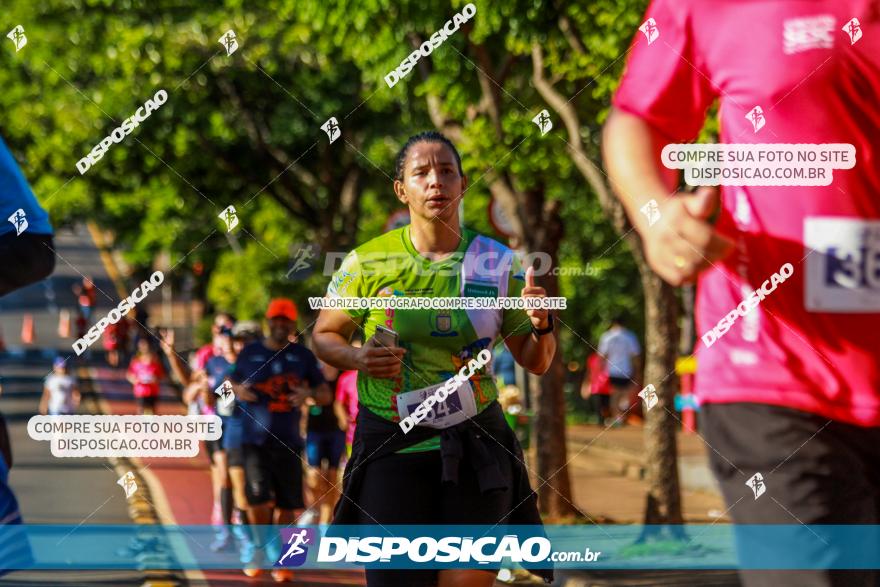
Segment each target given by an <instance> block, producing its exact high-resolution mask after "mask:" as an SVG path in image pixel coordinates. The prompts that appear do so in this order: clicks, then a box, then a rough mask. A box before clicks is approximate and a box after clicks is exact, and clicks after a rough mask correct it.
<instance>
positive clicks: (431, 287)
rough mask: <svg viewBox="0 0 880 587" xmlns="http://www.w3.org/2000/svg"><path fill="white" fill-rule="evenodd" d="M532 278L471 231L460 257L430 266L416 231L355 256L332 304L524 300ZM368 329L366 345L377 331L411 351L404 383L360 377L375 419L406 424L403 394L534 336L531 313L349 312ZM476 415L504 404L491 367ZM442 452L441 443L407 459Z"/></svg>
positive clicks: (331, 290) (401, 232)
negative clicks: (346, 300)
mask: <svg viewBox="0 0 880 587" xmlns="http://www.w3.org/2000/svg"><path fill="white" fill-rule="evenodd" d="M524 285H525V277H524V273H523V270H522V267H521V265H520V262H519V259H518V258H517V256H516V254H515V253H514V252H513V251H512V250H511V249H510V248H508V247H505V246H504V245H502V244H501V243H499V242H498V241H495V240H492V239H490V238H487V237H485V236H482V235H480V234H477V233H476V232H474V231H472V230H468V229H464V230H463V233H462V239H461V243H460V244H459V246H458V249H456V251H455V253H453V254H451V255H450V256H448V257H447V258H445V259H443V260H440V261H433V262H432V261H430V260H429V259H426V258H425V257H423V256H422V255H420V254H419V252H418V251H416V249H415V248H414V247H413V245H412V241H411V240H410V226H409V225H407V226H404V227H403V228H399V229H397V230H392V231H390V232H387V233H385V234H383V235H382V236H379V237H377V238H374V239H373V240H371V241H369V242H367V243H365V244H363V245H361V246H359V247H357V248H356V249H354V250H353V251H352V252H351V253H349V254H348V255H347V256H346V257H345V259H344V260H343V262H342V265H341V267H340V268H339V270H337V271H336V273H335V274H334V275H333V279H332V280H331V282H330V285H329V286H328V288H327V296H328V297H334V298H335V297H380V296H386V295H388V296H390V295H396V296H415V297H459V296H472V297H519V296H520V294H521V292H522V289H523V286H524ZM342 311H343V312H345V313H346V314H348V315H349V316H350V317H351V318H352V319H353V320H354V321H356V322H357V323H358V324H359V325H362V326H363V327H364V335H365V336H366V338H367V339H369V338H370V337H372V336H373V334H374V333H375V331H376V326H377V325H380V324H381V325H383V326H386V327H388V328H391V329H392V330H394V331H395V332H397V333H398V335H399V339H400V346H401V347H402V348H404V349H406V350H407V352H406V354H405V355H404V357H403V363H404V365H403V367H402V369H401V373H400V375H398V376H397V377H396V378H393V379H377V378H373V377H368V376H366V375H364V374H363V373H358V378H357V388H358V398H359V400H360V403H361V404H363V405H364V406H366V407H367V408H368V409H369V410H370V411H372V412H373V413H375V414H377V415H379V416H381V417H383V418H387V419H388V420H392V421H395V422H399V421H400V416H399V415H398V412H397V394H398V393H405V392H408V391H412V390H414V389H420V388H423V387H427V386H429V385H435V384H438V383H443V382H445V381H446V380H448V379H449V378H451V377H452V376H453V375H454V374H455V373H457V372H458V371H459V369H461V367H462V366H464V365H465V364H466V363H467V362H468V361H469V360H470V359H472V358H474V357H476V355H477V354H478V353H479V352H480V351H481V350H482V349H489V351H491V350H492V348H493V347H494V345H495V342H496V340H497V339H498V338H499V336H500V337H501V338H502V339H504V338H506V337H508V336H511V335H521V334H527V333H529V332H530V331H531V321H530V320H529V317H528V315H527V314H526V312H525V310H486V309H480V310H465V309H460V310H458V309H454V310H453V309H402V308H397V309H394V308H387V309H385V308H372V309H363V310H360V309H358V310H348V309H346V310H342ZM470 384H471V387H472V388H473V390H474V400H475V402H476V405H477V412H478V413H479V412H481V411H482V410H483V409H485V408H486V406H488V405H489V404H490V403H491V402H492V401H493V400H495V399H496V398H497V397H498V388H497V387H496V386H495V381H494V375H493V374H492V363H489V364H488V365H487V366H486V367H484V368H483V369H480V370H479V371H477V372H476V373H474V375H473V377H471V379H470ZM439 448H440V437H439V436H438V437H435V438H432V439H430V440H427V441H425V442H423V443H420V444H417V445H415V446H413V447H410V448H407V449H405V450H403V451H401V452H420V451H424V450H435V449H439Z"/></svg>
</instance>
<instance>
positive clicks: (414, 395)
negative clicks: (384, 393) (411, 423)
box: [397, 381, 477, 429]
mask: <svg viewBox="0 0 880 587" xmlns="http://www.w3.org/2000/svg"><path fill="white" fill-rule="evenodd" d="M443 385H444V384H443V383H439V384H437V385H431V386H429V387H423V388H422V389H415V390H413V391H408V392H406V393H401V394H400V395H398V396H397V413H398V414H399V415H400V419H401V420H403V419H404V418H406V417H407V416H411V415H412V413H413V412H415V411H416V408H417V407H419V406H420V405H421V404H422V402H424V401H425V400H426V399H428V397H430V396H432V395H434V393H435V392H436V391H437V390H438V389H440V388H441V387H443ZM476 415H477V403H476V402H475V401H474V390H473V388H472V387H471V384H470V382H468V381H465V382H464V383H463V384H462V385H461V386H460V387H459V388H458V389H456V390H455V391H453V392H452V393H450V394H449V396H448V397H447V398H446V400H445V401H442V402H437V403H436V404H434V405H433V406H432V407H431V409H430V410H428V413H427V415H426V416H425V419H424V420H422V421H421V422H419V426H427V427H429V428H439V429H443V428H449V427H450V426H455V425H456V424H458V423H460V422H464V421H465V420H467V419H468V418H473V417H474V416H476Z"/></svg>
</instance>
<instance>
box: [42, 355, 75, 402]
mask: <svg viewBox="0 0 880 587" xmlns="http://www.w3.org/2000/svg"><path fill="white" fill-rule="evenodd" d="M79 402H80V393H79V387H78V385H77V382H76V377H74V376H72V375H70V374H69V373H68V371H67V361H66V360H65V359H64V358H63V357H55V361H54V363H53V364H52V373H50V374H49V375H48V376H47V377H46V379H45V380H44V381H43V395H42V397H41V398H40V414H42V415H44V416H45V415H47V414H48V415H49V416H70V415H73V414H76V410H77V408H78V407H79Z"/></svg>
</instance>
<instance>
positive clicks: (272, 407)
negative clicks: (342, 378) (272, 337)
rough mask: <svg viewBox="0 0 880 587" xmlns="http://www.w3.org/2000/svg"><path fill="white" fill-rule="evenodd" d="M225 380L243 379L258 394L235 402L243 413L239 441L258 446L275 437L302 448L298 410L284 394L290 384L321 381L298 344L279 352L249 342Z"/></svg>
mask: <svg viewBox="0 0 880 587" xmlns="http://www.w3.org/2000/svg"><path fill="white" fill-rule="evenodd" d="M229 379H230V380H231V381H233V382H234V383H245V382H247V383H248V384H250V385H251V386H252V389H253V391H254V392H255V393H256V394H257V396H258V398H259V399H258V401H257V402H238V405H239V406H240V407H241V408H242V410H243V412H244V414H243V417H242V421H243V441H244V443H245V444H257V445H261V444H264V443H265V442H266V440H267V439H268V438H269V434H270V433H271V434H272V436H275V437H276V438H277V439H278V440H280V441H281V442H283V443H285V444H287V445H288V446H290V447H291V448H294V447H297V448H302V446H303V441H302V437H300V435H299V422H300V410H299V408H295V407H293V406H292V405H291V404H290V401H288V399H287V395H288V394H289V393H290V391H291V389H292V388H293V387H297V386H303V387H310V388H314V387H316V386H318V385H320V384H321V383H324V376H323V375H322V374H321V369H320V368H319V367H318V359H316V358H315V355H313V354H312V352H311V351H310V350H309V349H307V348H306V347H304V346H302V345H301V344H293V343H292V344H289V345H287V347H285V348H284V350H282V351H273V350H271V349H268V348H266V346H264V345H263V343H262V342H260V341H257V342H252V343H251V344H249V345H247V346H246V347H244V348H243V349H241V353H239V355H238V359H237V360H236V361H235V369H234V370H233V371H232V374H231V375H230V377H229Z"/></svg>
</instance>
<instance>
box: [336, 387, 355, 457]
mask: <svg viewBox="0 0 880 587" xmlns="http://www.w3.org/2000/svg"><path fill="white" fill-rule="evenodd" d="M357 374H358V372H357V371H343V372H342V374H341V375H340V376H339V380H338V381H337V382H336V401H337V403H339V405H340V406H342V408H343V409H344V410H345V413H346V414H348V430H346V431H345V442H347V443H348V444H351V443H352V442H354V429H355V424H356V422H357V415H358V389H357Z"/></svg>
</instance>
